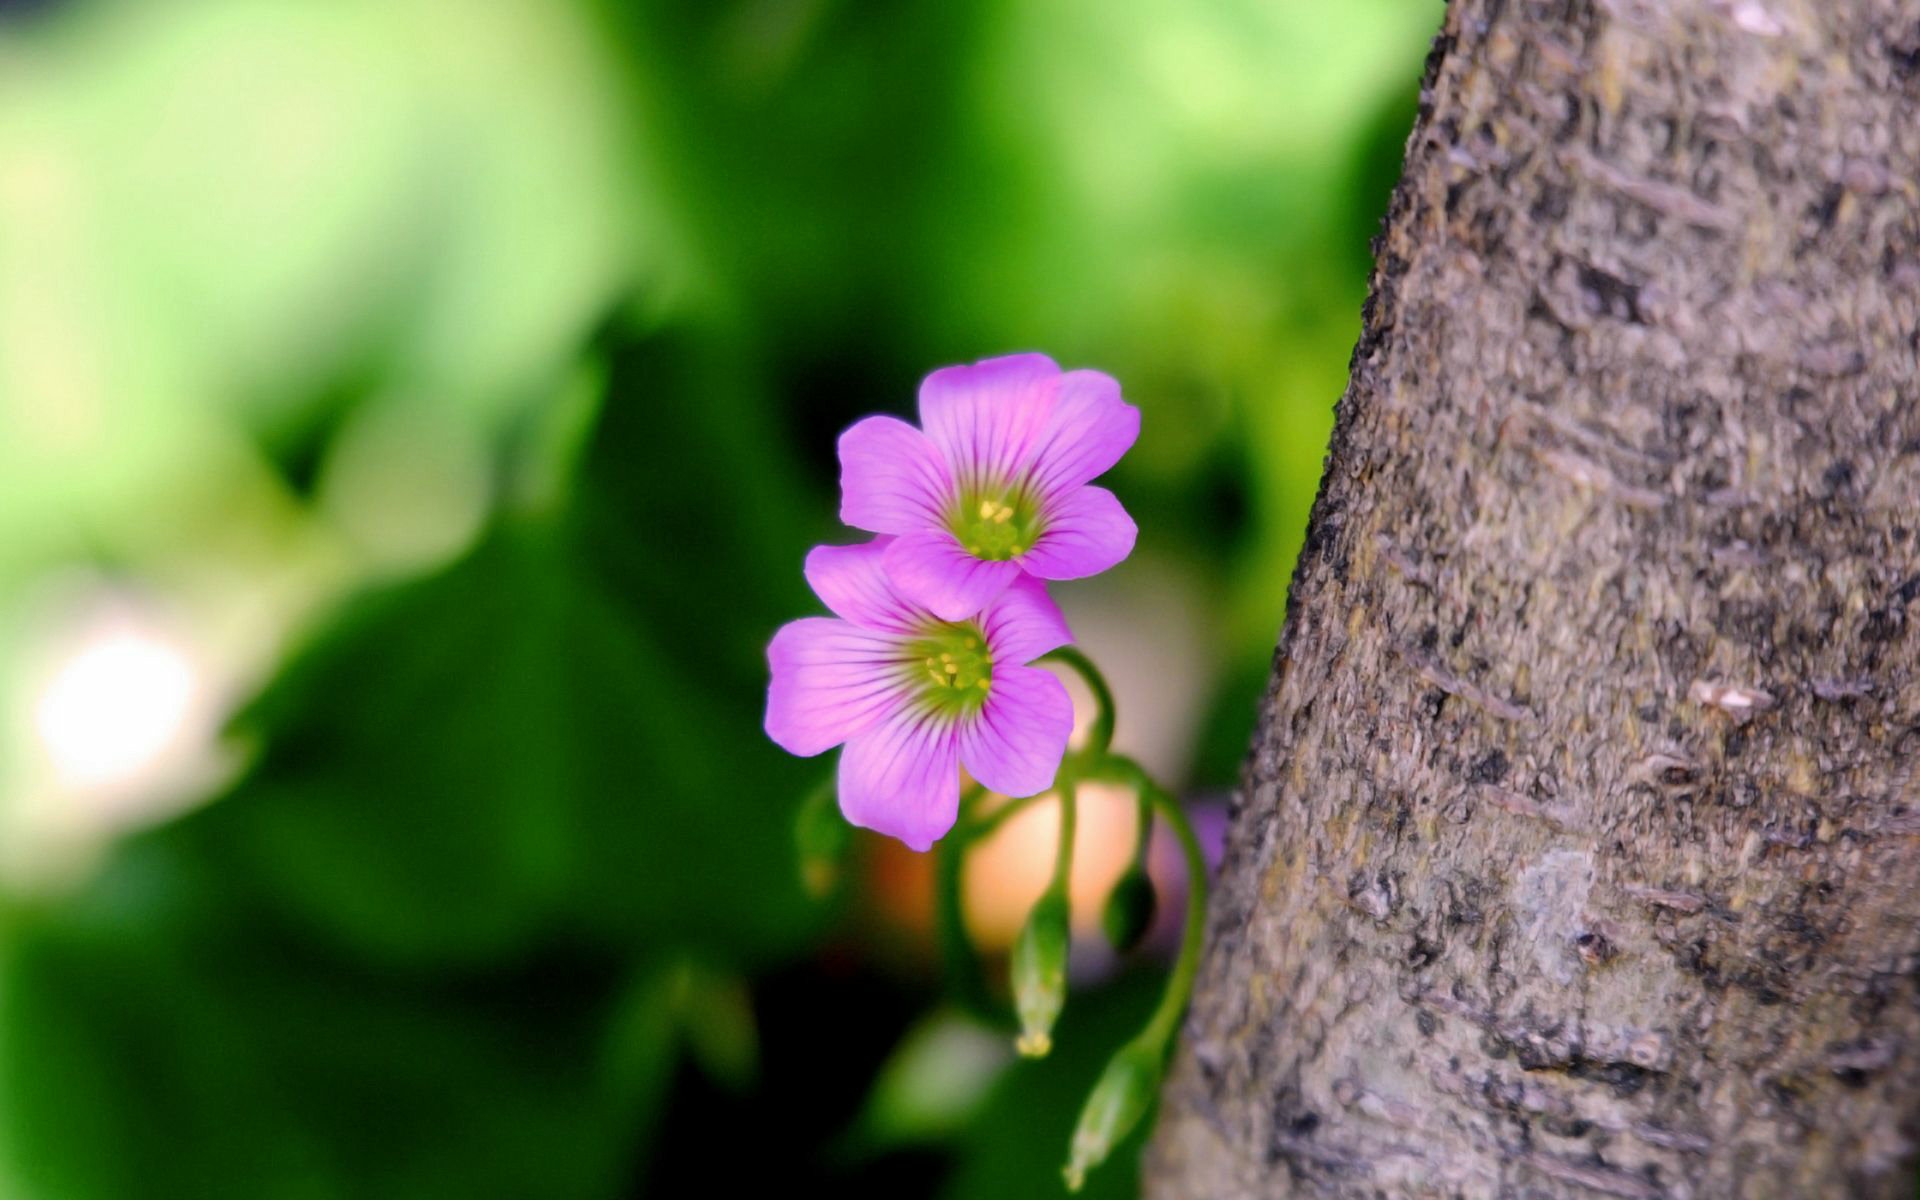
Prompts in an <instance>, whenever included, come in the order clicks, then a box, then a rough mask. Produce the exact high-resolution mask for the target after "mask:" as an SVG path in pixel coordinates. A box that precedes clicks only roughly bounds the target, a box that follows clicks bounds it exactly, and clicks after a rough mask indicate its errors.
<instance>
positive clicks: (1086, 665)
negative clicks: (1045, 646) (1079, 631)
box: [1040, 646, 1114, 758]
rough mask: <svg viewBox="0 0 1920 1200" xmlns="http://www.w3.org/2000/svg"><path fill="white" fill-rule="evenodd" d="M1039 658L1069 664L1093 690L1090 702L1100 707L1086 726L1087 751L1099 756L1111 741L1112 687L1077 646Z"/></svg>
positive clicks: (1111, 743)
mask: <svg viewBox="0 0 1920 1200" xmlns="http://www.w3.org/2000/svg"><path fill="white" fill-rule="evenodd" d="M1040 661H1041V662H1049V661H1051V662H1057V663H1061V664H1063V665H1065V666H1068V667H1072V668H1073V670H1074V672H1075V673H1076V674H1078V675H1079V676H1080V678H1082V679H1084V680H1086V682H1087V688H1088V690H1090V691H1092V692H1093V702H1094V704H1095V705H1096V706H1097V707H1098V708H1099V711H1098V712H1097V713H1095V714H1094V718H1093V725H1092V726H1091V727H1090V728H1089V729H1088V730H1087V753H1089V754H1090V755H1092V756H1093V757H1095V758H1098V757H1100V756H1102V755H1104V754H1106V752H1107V747H1109V746H1111V745H1113V719H1114V713H1113V689H1112V688H1110V687H1108V686H1107V677H1106V676H1105V675H1102V674H1101V673H1100V668H1099V667H1096V666H1094V665H1093V660H1092V659H1090V658H1088V657H1087V656H1086V654H1085V652H1083V651H1082V650H1081V649H1080V647H1078V646H1062V647H1060V648H1059V649H1058V650H1054V651H1050V652H1049V653H1047V654H1045V655H1042V656H1041V658H1040Z"/></svg>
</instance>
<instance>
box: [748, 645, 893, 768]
mask: <svg viewBox="0 0 1920 1200" xmlns="http://www.w3.org/2000/svg"><path fill="white" fill-rule="evenodd" d="M900 659H901V654H900V639H899V638H898V637H897V636H895V635H892V634H886V633H875V632H872V631H871V630H865V629H859V628H856V627H855V626H853V625H852V624H849V623H848V622H846V621H838V620H834V619H833V618H831V617H803V618H802V619H800V620H798V621H789V622H788V623H787V624H785V625H782V626H781V627H780V631H779V632H778V633H776V634H774V635H773V641H771V642H770V643H768V644H767V665H768V666H769V667H771V668H772V669H773V681H772V682H771V683H769V684H768V685H767V715H766V721H765V724H766V729H767V736H768V737H770V738H772V739H773V740H774V741H775V742H776V743H778V744H779V745H780V747H781V748H782V749H784V750H786V751H788V752H789V753H792V754H798V755H801V756H803V757H810V756H812V755H815V754H819V753H820V752H822V751H824V750H831V749H832V748H833V747H835V746H838V745H839V744H840V743H841V742H844V741H846V740H847V739H848V738H850V737H854V736H856V735H858V734H860V733H862V732H864V731H865V730H867V729H870V728H872V727H873V725H874V724H876V723H877V722H879V721H880V720H882V719H883V718H885V717H887V716H888V715H890V714H892V713H895V712H897V711H899V710H900V709H901V708H902V707H904V706H905V704H906V701H907V690H906V688H905V687H904V686H903V675H902V671H901V668H900Z"/></svg>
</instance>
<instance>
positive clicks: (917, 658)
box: [906, 621, 993, 713]
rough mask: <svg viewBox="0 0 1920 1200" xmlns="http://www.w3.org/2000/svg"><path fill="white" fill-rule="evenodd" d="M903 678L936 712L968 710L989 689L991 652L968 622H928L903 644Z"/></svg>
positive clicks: (970, 622)
mask: <svg viewBox="0 0 1920 1200" xmlns="http://www.w3.org/2000/svg"><path fill="white" fill-rule="evenodd" d="M906 653H907V659H906V669H907V679H908V682H909V683H910V684H911V685H913V686H914V687H915V688H916V689H917V691H918V695H919V699H920V700H921V702H922V703H924V704H926V705H928V706H929V707H931V708H932V709H934V710H935V711H937V712H947V713H963V712H972V711H973V710H975V709H977V708H979V707H980V706H981V705H982V704H984V703H985V702H986V699H987V693H988V692H989V691H991V690H992V688H993V655H992V653H990V652H989V651H988V649H987V639H986V636H985V635H984V634H982V633H981V632H980V627H979V626H978V625H976V624H974V623H973V622H972V621H935V622H931V623H930V624H929V625H928V626H927V628H926V630H925V632H924V633H922V635H921V636H920V637H918V638H915V639H914V640H913V641H911V642H909V643H907V648H906Z"/></svg>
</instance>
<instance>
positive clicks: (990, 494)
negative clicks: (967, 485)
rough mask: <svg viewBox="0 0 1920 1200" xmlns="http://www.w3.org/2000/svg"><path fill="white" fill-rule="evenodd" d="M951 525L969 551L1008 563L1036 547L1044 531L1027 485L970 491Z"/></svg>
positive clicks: (962, 496) (949, 520) (982, 556)
mask: <svg viewBox="0 0 1920 1200" xmlns="http://www.w3.org/2000/svg"><path fill="white" fill-rule="evenodd" d="M947 525H948V528H950V529H952V530H953V536H954V537H955V538H957V539H959V542H960V545H961V546H962V547H964V548H965V549H966V552H967V553H968V554H971V555H973V556H974V557H975V558H981V559H986V560H987V561H989V562H1005V561H1006V560H1008V559H1010V558H1018V557H1019V556H1020V555H1022V554H1025V553H1026V552H1027V551H1029V550H1031V549H1033V543H1034V542H1035V540H1037V539H1038V538H1039V536H1040V532H1041V521H1040V506H1039V505H1038V504H1037V503H1035V502H1034V499H1033V497H1032V496H1030V495H1028V494H1027V492H1026V490H1025V489H1024V488H1016V487H999V488H987V489H981V490H968V491H965V492H962V493H961V495H960V500H959V502H958V503H957V504H956V505H955V506H954V509H953V512H952V514H951V515H950V516H949V517H948V519H947Z"/></svg>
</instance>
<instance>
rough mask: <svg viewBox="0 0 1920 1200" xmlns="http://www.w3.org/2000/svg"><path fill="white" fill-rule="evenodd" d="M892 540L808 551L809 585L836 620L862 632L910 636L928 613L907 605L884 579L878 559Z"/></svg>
mask: <svg viewBox="0 0 1920 1200" xmlns="http://www.w3.org/2000/svg"><path fill="white" fill-rule="evenodd" d="M892 541H893V539H892V538H890V537H877V538H874V539H873V540H872V541H870V542H866V543H864V544H862V545H858V546H815V547H814V548H813V549H812V550H809V551H808V552H807V565H806V568H805V569H806V576H807V584H808V586H809V587H811V588H813V594H814V595H816V596H818V597H820V599H821V601H822V602H824V603H825V604H826V606H827V607H828V608H830V609H832V610H833V612H834V615H835V616H840V617H845V618H846V619H847V620H849V621H851V622H853V623H854V624H855V625H859V626H861V627H863V628H866V629H882V630H887V631H889V632H893V633H909V632H912V631H913V630H915V629H917V628H919V626H920V625H922V624H924V623H925V620H926V614H925V613H924V612H922V611H921V610H920V609H919V608H917V607H916V606H914V605H912V604H910V603H908V601H907V599H906V597H904V596H902V595H901V594H900V592H899V590H898V589H897V588H895V587H894V585H893V581H892V580H890V579H889V578H888V577H887V572H886V568H885V567H883V566H882V565H881V560H882V559H884V558H885V557H886V550H887V546H888V544H889V543H891V542H892Z"/></svg>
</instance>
